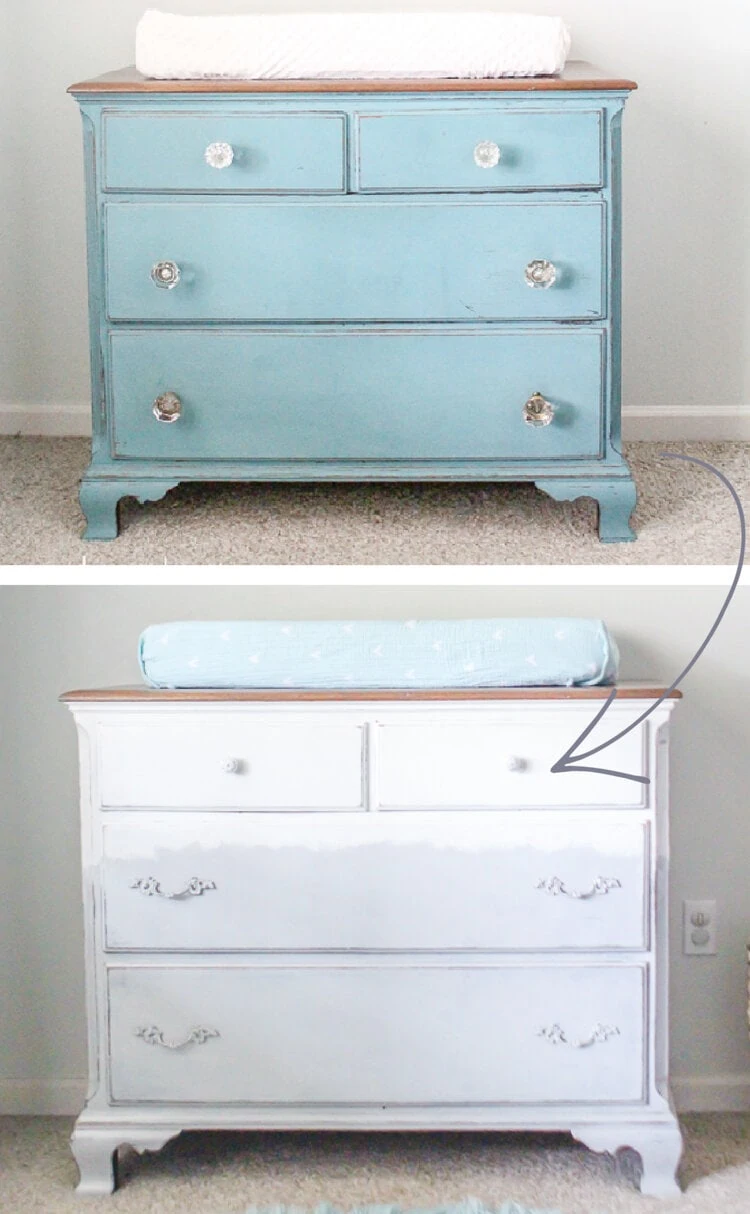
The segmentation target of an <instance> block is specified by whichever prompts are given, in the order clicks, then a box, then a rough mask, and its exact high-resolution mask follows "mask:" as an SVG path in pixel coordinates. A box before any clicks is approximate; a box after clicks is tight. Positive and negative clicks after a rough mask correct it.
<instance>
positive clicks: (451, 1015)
mask: <svg viewBox="0 0 750 1214" xmlns="http://www.w3.org/2000/svg"><path fill="white" fill-rule="evenodd" d="M607 692H608V689H607V688H592V689H586V690H565V689H555V690H536V691H531V690H523V691H521V690H518V691H477V692H466V691H461V692H401V693H397V692H379V693H372V692H351V691H348V692H340V693H336V692H325V693H322V692H307V693H306V692H218V691H217V692H206V691H201V692H197V691H196V692H156V691H148V690H146V689H132V690H128V689H122V690H107V691H82V692H72V693H70V694H68V695H67V696H66V697H64V698H65V700H66V701H67V703H68V704H69V706H70V708H71V709H72V711H73V714H74V716H75V719H76V723H77V726H78V730H79V738H80V756H81V790H82V792H81V802H82V823H83V889H84V903H85V921H86V972H87V982H88V995H87V1001H88V1021H89V1057H90V1084H89V1092H88V1099H87V1102H86V1107H85V1110H84V1111H83V1113H82V1114H81V1116H80V1117H79V1119H78V1122H77V1124H76V1128H75V1131H74V1134H73V1151H74V1154H75V1157H76V1160H77V1162H78V1165H79V1168H80V1172H81V1183H80V1188H79V1191H81V1192H83V1193H108V1192H111V1191H112V1189H113V1187H114V1183H115V1172H114V1163H115V1162H116V1155H117V1148H118V1146H120V1145H121V1144H125V1143H128V1144H131V1145H132V1146H133V1147H135V1148H136V1149H138V1150H156V1149H158V1148H159V1147H161V1146H162V1145H163V1144H164V1143H165V1142H166V1141H167V1140H168V1139H169V1138H171V1137H173V1136H174V1135H176V1134H178V1133H179V1132H180V1131H181V1130H183V1129H188V1128H213V1129H221V1128H233V1129H237V1128H246V1129H249V1130H251V1129H297V1128H306V1129H338V1130H341V1129H366V1130H378V1129H389V1130H393V1129H403V1130H409V1129H420V1130H425V1129H452V1130H476V1129H482V1130H488V1129H490V1130H491V1129H497V1130H508V1129H528V1128H534V1129H542V1130H545V1129H549V1130H569V1131H571V1132H572V1133H573V1134H574V1135H575V1137H576V1138H578V1139H580V1140H581V1141H583V1142H585V1143H587V1144H588V1145H589V1146H590V1147H592V1148H593V1149H595V1150H599V1151H611V1152H617V1151H619V1150H620V1149H621V1148H632V1149H633V1150H635V1151H637V1152H639V1154H640V1156H641V1159H642V1163H643V1175H642V1181H641V1189H642V1191H643V1192H645V1193H652V1194H664V1195H668V1194H672V1193H675V1192H677V1191H678V1190H677V1186H676V1182H675V1169H676V1166H677V1163H678V1161H679V1156H680V1150H681V1140H680V1133H679V1129H678V1125H677V1121H676V1118H675V1116H674V1112H673V1110H672V1108H671V1105H670V1100H669V1092H668V1085H667V861H668V787H667V781H668V730H669V716H670V710H671V708H672V706H673V704H674V700H673V699H668V700H665V701H664V703H663V704H661V705H660V706H659V707H658V708H657V709H656V711H655V712H654V713H653V714H652V715H650V716H649V717H648V718H647V720H646V721H644V722H643V723H640V724H638V725H636V727H635V728H634V729H631V730H630V731H629V732H628V733H626V734H625V736H624V737H622V738H621V739H620V740H619V741H618V742H616V743H615V744H614V745H612V746H611V747H609V748H608V749H606V750H604V751H602V752H600V754H598V755H597V756H595V757H592V758H590V759H589V760H588V761H587V762H588V763H589V765H600V766H601V767H606V768H613V769H617V770H620V771H624V772H628V773H631V774H635V775H640V776H645V777H647V778H648V781H649V782H648V783H642V782H637V781H633V780H629V779H620V778H617V777H614V776H612V775H604V774H596V773H590V772H589V773H586V772H575V773H572V772H567V773H558V774H555V773H552V772H551V771H550V768H551V766H552V764H553V763H554V762H555V761H556V760H557V759H559V758H560V756H561V755H562V754H563V752H564V751H565V750H566V749H567V748H568V746H570V745H571V744H572V743H573V742H574V741H575V740H576V738H577V737H578V735H579V734H580V732H581V730H582V729H583V728H584V727H585V726H586V725H587V724H588V723H589V722H590V721H591V720H592V718H593V716H594V715H595V713H596V712H597V711H598V709H599V708H600V707H601V701H602V698H603V697H604V696H606V695H607ZM658 694H659V693H658V690H655V689H653V688H647V687H631V686H623V687H622V688H621V689H620V691H619V694H618V698H617V700H616V701H615V702H614V704H613V705H612V706H611V708H610V710H609V712H608V713H607V715H606V717H605V720H604V722H603V724H602V725H601V726H599V727H597V731H596V732H595V733H593V734H591V735H590V736H589V738H588V739H587V740H586V745H585V749H588V748H589V747H590V746H593V745H595V744H596V743H597V742H598V741H600V740H601V741H603V740H604V739H605V738H606V737H610V736H612V735H613V734H615V733H619V732H620V731H621V730H622V729H624V728H625V727H626V726H628V725H629V724H631V723H633V722H635V721H636V720H637V718H639V717H640V716H641V714H642V713H643V712H644V711H645V710H646V708H647V707H648V704H649V703H650V702H651V701H653V699H654V698H655V696H657V695H658ZM579 749H580V748H579Z"/></svg>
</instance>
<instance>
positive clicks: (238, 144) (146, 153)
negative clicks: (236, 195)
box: [102, 111, 346, 193]
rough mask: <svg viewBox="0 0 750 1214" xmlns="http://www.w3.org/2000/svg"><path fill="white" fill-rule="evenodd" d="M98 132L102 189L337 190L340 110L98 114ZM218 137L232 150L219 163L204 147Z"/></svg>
mask: <svg viewBox="0 0 750 1214" xmlns="http://www.w3.org/2000/svg"><path fill="white" fill-rule="evenodd" d="M102 131H103V166H104V167H103V177H104V187H105V189H108V190H128V191H140V190H158V191H161V192H164V191H172V190H187V191H198V190H201V191H209V192H211V193H214V192H220V193H223V192H226V191H229V192H240V191H247V192H249V193H262V192H272V193H306V192H310V191H316V192H323V191H325V192H331V193H334V192H341V191H342V190H343V189H344V183H345V176H344V171H345V162H346V120H345V118H344V115H343V114H296V115H295V114H273V113H264V114H236V113H235V114H232V113H221V112H219V111H211V112H203V113H194V114H185V113H181V114H167V113H154V112H153V111H152V112H151V113H145V114H143V113H138V114H127V113H125V114H123V113H105V115H104V118H103V120H102ZM217 143H219V144H227V145H229V148H231V157H232V158H231V163H228V164H226V165H225V166H224V167H221V168H219V167H213V166H212V165H211V164H209V163H208V161H207V159H206V149H207V148H209V147H210V146H211V145H212V144H217ZM224 154H225V157H226V155H227V154H226V151H225V150H224Z"/></svg>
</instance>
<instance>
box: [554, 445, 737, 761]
mask: <svg viewBox="0 0 750 1214" xmlns="http://www.w3.org/2000/svg"><path fill="white" fill-rule="evenodd" d="M661 458H662V459H683V460H685V461H686V462H687V463H689V464H698V465H699V467H701V468H707V469H708V471H709V472H712V473H713V475H714V476H716V477H718V479H719V480H720V481H721V483H722V484H723V485H724V486H726V488H727V489H728V490H729V493H730V494H731V495H732V499H733V501H734V504H735V507H736V508H737V517H738V518H739V521H740V552H739V556H738V558H737V568H736V569H735V571H734V577H733V578H732V584H731V586H730V587H729V593H728V594H727V596H726V598H725V599H724V602H723V604H722V607H721V610H720V612H719V614H718V615H717V617H716V619H715V620H714V622H713V624H712V625H711V627H710V629H709V630H708V633H707V634H706V636H705V637H704V639H703V641H702V643H701V644H700V645H699V647H698V649H697V650H696V651H695V653H694V654H693V656H692V658H691V659H690V661H689V662H688V664H687V666H686V667H685V668H684V670H681V671H680V673H679V674H678V676H677V678H676V679H675V680H674V682H673V683H670V685H669V687H668V688H667V689H666V691H663V692H662V694H661V695H660V696H659V698H658V700H654V702H653V704H651V705H650V706H649V707H648V708H647V709H646V710H645V712H642V713H641V715H640V716H639V717H637V718H636V719H635V721H631V723H630V724H629V725H626V726H625V728H624V729H621V730H620V732H619V733H616V734H614V735H613V737H611V738H608V739H607V741H606V742H601V743H600V745H599V746H594V747H592V749H591V750H585V751H582V752H581V753H580V754H576V753H575V749H576V747H577V746H580V745H581V743H582V742H584V741H585V740H586V738H587V737H588V736H589V734H590V733H591V731H592V730H593V729H595V728H596V726H597V725H598V723H599V722H600V721H601V719H602V717H603V716H604V715H605V713H606V712H607V710H608V708H609V706H610V704H612V703H614V701H615V700H616V699H617V688H616V687H613V688H612V691H611V692H610V693H609V695H608V696H607V698H606V700H605V701H604V703H603V704H602V706H601V708H600V709H599V711H598V713H597V714H596V716H595V717H594V719H593V720H592V721H590V722H589V724H588V725H587V726H586V728H585V729H584V730H583V731H582V733H580V734H579V736H578V737H577V738H576V740H575V742H574V743H573V745H572V746H569V747H568V749H567V750H566V751H565V753H564V754H562V755H561V756H560V758H559V759H558V760H557V762H555V763H553V764H552V766H551V768H550V771H552V772H555V773H556V774H557V773H559V772H570V771H593V772H596V773H597V774H598V775H601V776H617V777H618V778H619V779H621V780H635V781H636V783H638V784H649V783H650V780H649V777H648V776H634V775H631V774H630V773H629V772H627V771H615V770H614V769H613V768H610V767H577V766H576V767H574V766H573V764H577V763H579V762H580V760H581V759H590V758H591V756H592V755H596V754H599V752H600V751H601V750H606V749H607V747H608V746H611V745H612V743H613V742H618V741H619V740H620V738H624V737H625V734H627V733H630V731H631V729H635V728H636V726H638V725H640V724H641V722H642V721H645V720H646V717H648V716H650V715H651V713H652V712H653V711H654V709H656V708H658V707H659V705H660V704H661V703H662V702H663V701H664V700H666V699H667V697H668V696H670V695H671V693H672V692H673V691H674V690H675V688H676V687H678V686H679V685H680V683H681V682H682V680H683V679H684V678H685V675H686V674H688V673H689V672H690V671H691V670H692V669H693V667H694V666H695V663H696V662H697V661H698V659H699V657H700V656H701V654H702V653H703V651H704V650H705V648H706V646H707V645H708V644H709V642H710V641H711V639H712V638H713V635H714V633H715V632H716V629H717V628H718V627H719V624H720V623H721V621H722V620H723V619H724V616H725V615H726V611H727V607H728V606H729V604H730V603H731V601H732V598H733V597H734V592H735V590H736V589H737V586H738V585H739V580H740V578H741V576H742V567H743V565H744V563H745V543H746V537H747V527H746V524H745V512H744V510H743V509H742V502H741V501H740V498H739V494H738V493H737V490H736V489H735V487H734V485H733V484H732V482H731V481H730V480H729V479H728V477H726V476H725V475H724V473H723V472H720V471H719V469H718V468H715V467H714V465H713V464H709V463H708V462H707V461H706V460H704V459H697V458H696V456H694V455H678V454H677V453H676V452H674V451H662V452H661Z"/></svg>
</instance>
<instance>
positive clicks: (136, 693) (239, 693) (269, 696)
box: [60, 683, 682, 704]
mask: <svg viewBox="0 0 750 1214" xmlns="http://www.w3.org/2000/svg"><path fill="white" fill-rule="evenodd" d="M611 690H612V688H611V687H502V688H500V687H492V688H484V687H481V688H479V687H473V688H464V689H460V688H445V689H442V690H441V689H435V690H426V689H415V690H414V691H407V690H403V689H401V690H398V691H373V690H362V691H357V690H354V689H352V688H346V689H341V690H328V691H303V690H287V689H284V690H282V689H280V688H268V689H263V690H255V691H250V690H223V689H219V688H216V689H198V688H191V689H183V690H162V689H157V688H150V687H103V688H87V689H82V690H78V691H66V692H65V693H64V694H63V695H61V696H60V699H61V701H62V702H63V703H66V704H87V703H88V704H104V703H106V704H118V703H119V704H174V703H186V704H196V703H197V704H236V703H244V704H247V703H250V704H267V703H278V704H295V703H356V702H359V703H362V702H371V701H385V700H390V701H399V702H401V701H424V702H430V701H433V702H434V701H440V702H455V701H461V700H463V701H498V700H603V699H606V697H607V696H608V695H609V693H610V692H611ZM665 691H666V688H664V687H654V686H652V685H651V684H632V683H623V684H619V685H618V688H617V698H618V699H620V700H658V699H659V698H660V696H663V695H664V693H665ZM669 698H670V699H673V700H679V699H681V698H682V692H681V691H672V692H670V694H669Z"/></svg>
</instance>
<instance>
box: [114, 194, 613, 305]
mask: <svg viewBox="0 0 750 1214" xmlns="http://www.w3.org/2000/svg"><path fill="white" fill-rule="evenodd" d="M104 209H105V227H106V260H107V311H108V314H109V316H110V318H111V319H112V320H162V321H179V320H261V321H262V320H268V321H271V320H296V321H304V320H311V321H321V320H332V321H335V320H362V321H368V320H376V321H381V322H382V321H388V320H462V321H476V320H557V319H570V320H574V319H582V320H590V319H591V318H592V317H598V316H602V315H603V312H604V291H603V278H602V263H603V239H604V216H605V204H604V203H603V202H600V201H591V202H559V203H557V202H528V201H521V200H519V199H505V200H502V201H498V200H489V201H488V200H483V199H478V200H470V199H461V200H460V201H459V200H454V199H451V200H449V201H446V200H442V201H440V200H437V199H434V198H432V199H427V198H425V199H412V200H410V201H406V200H393V199H379V200H377V201H374V200H368V199H363V198H358V199H347V200H346V201H341V202H338V201H336V200H334V199H330V200H329V201H328V202H325V203H312V202H304V203H302V202H298V201H292V200H283V199H282V200H276V201H275V202H274V203H273V205H271V204H269V203H267V202H257V201H256V202H237V201H221V200H215V199H214V200H211V201H206V202H203V203H200V204H196V203H193V202H180V201H176V200H175V201H170V202H159V203H151V202H143V203H141V202H137V203H124V202H110V203H108V204H107V205H106V206H105V208H104ZM540 260H541V261H544V260H547V261H550V262H551V263H553V265H554V266H555V269H556V275H557V277H556V280H555V282H554V284H553V285H552V286H547V287H544V286H536V287H533V286H531V287H530V286H529V285H528V283H527V280H526V267H527V266H528V265H529V264H530V263H531V262H532V261H540ZM164 261H168V262H173V263H174V264H175V265H176V266H177V267H178V268H179V271H180V279H179V281H178V282H177V284H176V285H175V286H172V287H171V288H170V289H168V290H166V289H164V288H163V287H160V286H157V285H155V283H154V282H153V281H152V279H151V271H152V267H154V266H155V265H157V264H158V263H160V262H164Z"/></svg>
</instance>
